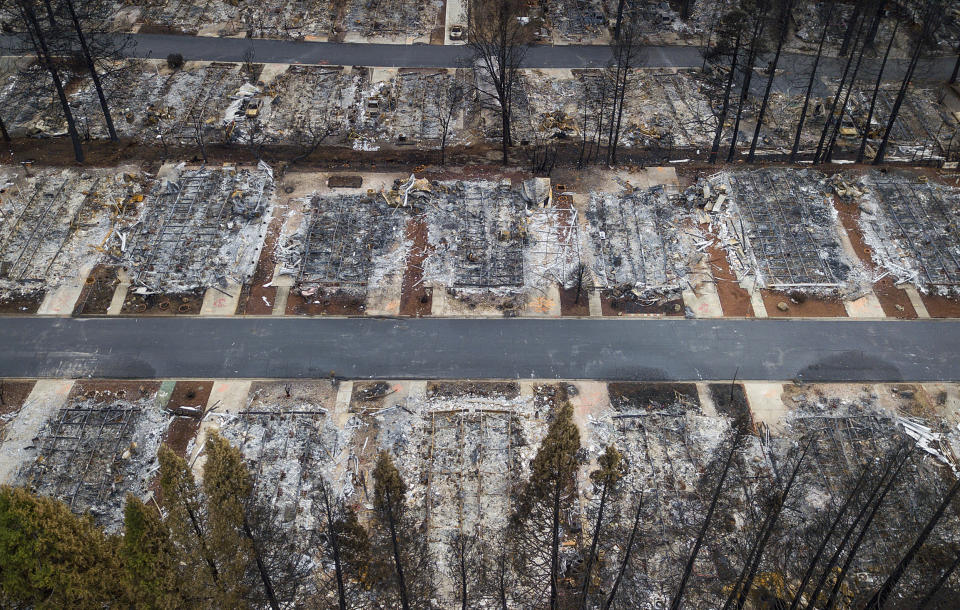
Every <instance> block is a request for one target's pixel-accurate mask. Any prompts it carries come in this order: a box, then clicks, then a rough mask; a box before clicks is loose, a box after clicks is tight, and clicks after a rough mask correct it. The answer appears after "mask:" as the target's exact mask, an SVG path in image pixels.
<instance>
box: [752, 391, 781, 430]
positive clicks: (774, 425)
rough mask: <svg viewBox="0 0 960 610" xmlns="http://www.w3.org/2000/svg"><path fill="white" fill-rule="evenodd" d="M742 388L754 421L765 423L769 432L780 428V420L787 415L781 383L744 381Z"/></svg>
mask: <svg viewBox="0 0 960 610" xmlns="http://www.w3.org/2000/svg"><path fill="white" fill-rule="evenodd" d="M743 389H744V392H745V393H746V395H747V404H748V405H749V407H750V412H751V413H753V421H754V423H757V424H759V423H763V424H766V425H767V427H768V428H769V429H770V432H777V431H779V430H782V428H783V426H782V422H783V420H784V419H785V418H786V416H787V407H786V405H784V404H783V384H782V383H768V382H759V381H753V382H745V383H744V384H743Z"/></svg>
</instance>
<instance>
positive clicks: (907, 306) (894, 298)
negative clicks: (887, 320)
mask: <svg viewBox="0 0 960 610" xmlns="http://www.w3.org/2000/svg"><path fill="white" fill-rule="evenodd" d="M833 203H834V205H833V207H835V208H836V209H837V215H838V216H839V217H840V222H841V223H842V224H843V228H844V229H845V230H846V232H847V236H849V237H850V244H851V245H852V246H853V251H854V252H856V253H857V258H859V259H860V262H862V263H863V265H864V266H866V267H867V268H868V269H875V267H874V264H873V259H871V257H870V248H869V246H867V244H866V243H864V241H863V234H862V233H861V232H860V224H859V222H860V206H858V205H851V204H846V203H843V202H841V201H840V200H838V199H837V198H834V202H833ZM873 292H874V294H876V295H877V300H879V301H880V306H881V307H882V308H883V313H885V314H886V315H887V316H889V317H891V318H901V319H905V320H912V319H913V318H916V317H917V312H916V310H914V308H913V304H911V303H910V297H909V296H907V293H906V292H904V291H903V290H900V289H899V288H897V287H896V286H895V285H894V282H893V278H892V277H891V276H889V275H888V276H887V277H885V278H883V279H882V280H880V281H879V282H877V283H875V284H874V285H873Z"/></svg>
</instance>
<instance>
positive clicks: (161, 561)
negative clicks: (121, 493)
mask: <svg viewBox="0 0 960 610" xmlns="http://www.w3.org/2000/svg"><path fill="white" fill-rule="evenodd" d="M123 525H124V531H123V542H122V543H121V545H120V560H121V562H122V564H123V578H124V589H125V592H126V596H127V600H128V602H129V603H130V604H131V605H132V606H134V607H136V608H182V607H186V606H187V605H188V604H187V602H186V600H184V599H182V598H181V595H180V591H181V589H180V587H179V583H178V579H177V565H178V558H177V556H176V553H175V551H174V548H173V544H172V542H171V541H170V535H169V533H168V532H167V526H166V525H165V524H164V523H163V521H162V520H161V519H160V515H159V513H158V512H157V511H156V510H155V509H152V508H151V507H149V506H147V505H146V504H144V503H143V502H141V501H140V500H139V499H138V498H137V497H136V496H134V495H132V494H127V501H126V506H125V507H124V510H123Z"/></svg>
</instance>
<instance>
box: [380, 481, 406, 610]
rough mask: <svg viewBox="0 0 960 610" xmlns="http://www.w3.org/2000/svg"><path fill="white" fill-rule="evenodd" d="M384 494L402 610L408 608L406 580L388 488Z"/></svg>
mask: <svg viewBox="0 0 960 610" xmlns="http://www.w3.org/2000/svg"><path fill="white" fill-rule="evenodd" d="M386 494H387V502H386V505H387V511H386V512H387V522H388V524H389V526H390V544H391V547H392V549H393V564H394V567H395V568H396V571H397V589H398V590H399V592H400V606H401V607H402V608H403V610H410V601H409V600H408V599H407V581H406V580H405V579H404V577H403V561H402V560H401V558H400V540H399V539H398V538H397V523H396V519H395V517H394V514H393V504H392V499H391V498H390V490H389V489H388V490H387V492H386Z"/></svg>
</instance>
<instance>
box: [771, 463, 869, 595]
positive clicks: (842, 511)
mask: <svg viewBox="0 0 960 610" xmlns="http://www.w3.org/2000/svg"><path fill="white" fill-rule="evenodd" d="M866 480H867V468H864V469H863V470H862V471H861V472H860V478H858V479H857V484H856V485H854V487H853V490H852V491H851V492H850V494H849V495H847V497H846V499H845V500H844V501H843V504H841V505H840V508H839V510H838V511H837V514H836V516H834V518H833V521H831V522H830V527H829V528H828V529H827V533H826V535H825V536H824V537H823V540H822V541H820V546H819V547H817V552H816V553H815V554H814V556H813V559H811V560H810V563H809V564H808V565H807V571H806V572H804V574H803V579H802V580H801V581H800V586H799V587H797V592H796V593H794V595H793V600H792V601H791V602H790V608H788V610H796V609H797V606H799V605H800V598H801V597H803V591H804V590H805V589H806V588H807V584H808V583H809V582H810V578H811V577H813V571H814V570H815V569H816V568H817V564H818V563H820V558H821V557H822V556H823V552H824V551H825V550H826V549H827V543H829V542H830V539H831V538H832V537H833V533H834V532H835V531H836V530H837V526H838V525H840V521H841V520H842V519H843V517H844V515H846V514H847V508H848V507H849V506H850V504H851V503H852V502H853V499H854V498H855V497H856V496H857V494H858V493H859V492H860V488H861V487H862V486H863V483H864V481H866Z"/></svg>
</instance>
